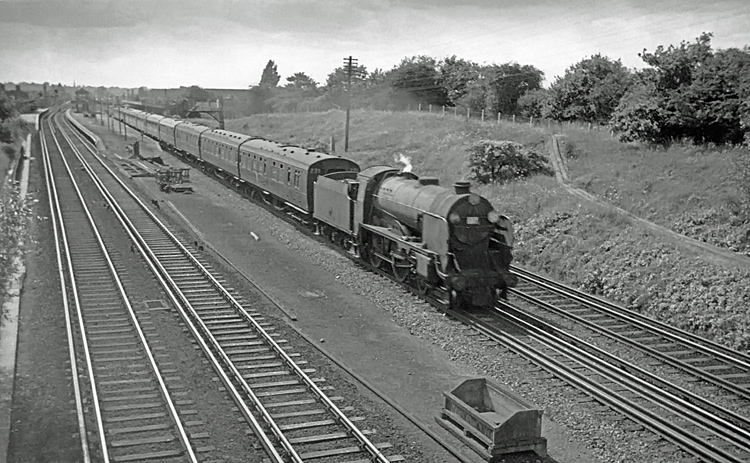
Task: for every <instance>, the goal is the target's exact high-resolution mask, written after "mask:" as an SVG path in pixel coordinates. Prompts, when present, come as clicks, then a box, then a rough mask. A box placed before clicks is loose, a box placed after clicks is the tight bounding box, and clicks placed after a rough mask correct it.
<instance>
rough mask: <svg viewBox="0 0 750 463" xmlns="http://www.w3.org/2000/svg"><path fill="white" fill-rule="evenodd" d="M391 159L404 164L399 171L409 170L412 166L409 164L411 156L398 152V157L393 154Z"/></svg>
mask: <svg viewBox="0 0 750 463" xmlns="http://www.w3.org/2000/svg"><path fill="white" fill-rule="evenodd" d="M393 160H394V161H396V162H400V163H401V164H403V165H404V168H403V169H401V172H411V168H412V167H413V166H412V165H411V158H409V157H408V156H404V155H403V154H400V153H399V155H398V158H396V157H395V156H394V159H393Z"/></svg>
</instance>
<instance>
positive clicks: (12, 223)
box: [0, 185, 28, 324]
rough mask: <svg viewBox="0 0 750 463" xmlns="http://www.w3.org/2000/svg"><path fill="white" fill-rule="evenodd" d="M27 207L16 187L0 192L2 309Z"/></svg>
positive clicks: (2, 315) (2, 316) (2, 318)
mask: <svg viewBox="0 0 750 463" xmlns="http://www.w3.org/2000/svg"><path fill="white" fill-rule="evenodd" d="M27 216H28V209H27V207H26V205H25V203H24V201H23V200H22V199H21V197H20V194H19V192H18V188H17V187H16V186H14V185H9V188H4V189H3V190H2V194H0V307H2V308H3V309H4V302H5V299H6V298H7V296H8V294H7V289H8V281H9V279H10V277H11V275H13V273H14V272H15V271H16V266H15V263H16V257H18V256H19V255H20V254H21V252H22V248H21V246H20V239H21V237H22V236H23V235H24V233H25V225H26V219H27ZM5 320H6V313H5V312H2V313H0V324H2V323H3V322H4V321H5Z"/></svg>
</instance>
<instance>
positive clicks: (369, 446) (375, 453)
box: [92, 152, 388, 463]
mask: <svg viewBox="0 0 750 463" xmlns="http://www.w3.org/2000/svg"><path fill="white" fill-rule="evenodd" d="M92 154H94V153H93V152H92ZM95 158H96V159H97V161H98V162H99V163H100V164H101V165H102V166H103V167H104V168H105V169H106V170H107V171H108V172H109V173H110V174H111V175H112V178H114V179H115V180H116V181H117V182H118V183H119V184H120V186H121V187H122V188H123V190H124V191H126V192H127V193H128V194H129V195H130V196H131V197H132V198H133V200H135V201H136V202H137V203H138V204H139V206H140V207H141V208H142V210H143V211H144V212H146V214H147V215H149V216H150V217H151V219H152V220H153V221H154V223H155V224H157V225H158V226H159V228H160V229H161V230H162V232H163V233H164V234H165V235H167V236H168V237H169V238H170V239H171V240H172V241H173V243H175V245H176V246H177V247H178V248H179V249H180V250H181V251H182V252H183V254H184V255H185V256H186V257H187V258H188V259H189V260H190V261H191V262H192V263H193V265H194V266H195V267H196V268H197V269H198V270H200V272H201V273H203V274H204V275H205V276H206V278H207V279H208V280H209V281H210V283H211V284H212V285H213V286H214V287H215V288H216V289H217V290H219V291H220V292H221V293H222V294H223V296H224V298H225V300H226V301H227V302H229V303H230V304H231V305H232V306H233V307H234V310H235V311H236V312H238V313H239V314H240V315H241V316H242V317H243V318H244V319H245V321H246V322H248V323H250V324H251V325H252V326H253V327H254V329H255V330H256V331H257V332H258V333H259V334H260V335H261V336H263V337H264V338H265V340H266V342H267V343H268V344H269V346H271V347H272V348H273V349H274V351H275V352H276V355H277V356H278V357H279V358H280V359H281V360H282V361H284V363H285V364H286V365H287V367H289V368H290V369H291V370H292V371H294V372H295V374H296V375H297V376H298V377H299V378H300V379H302V380H303V382H304V383H305V385H306V386H307V388H308V389H309V390H311V391H312V392H313V393H314V394H315V395H316V396H317V397H318V399H319V400H320V401H321V402H322V403H323V405H324V406H325V407H326V408H327V409H328V410H329V411H331V413H333V414H335V415H336V416H337V419H338V421H339V422H340V423H341V424H342V425H343V426H344V427H346V428H347V429H348V430H349V432H350V433H351V434H352V435H353V437H355V438H356V439H357V441H359V442H360V445H362V446H364V450H365V451H366V452H368V453H370V455H371V456H372V457H373V458H376V461H379V462H382V463H387V462H388V459H387V458H386V457H385V456H384V455H383V454H382V453H381V452H380V450H379V449H378V448H377V447H376V446H375V445H374V444H373V443H372V442H371V441H370V440H369V439H368V438H367V437H366V436H365V435H364V434H363V433H362V431H361V430H359V428H357V427H356V426H355V425H354V424H353V423H352V422H351V421H350V420H349V419H348V418H347V417H346V415H345V414H344V413H343V412H342V411H341V410H340V409H339V408H338V407H337V406H336V405H335V404H334V403H333V401H331V400H330V398H329V397H328V396H327V395H326V394H325V393H324V392H323V391H322V390H321V389H320V388H319V387H318V386H317V384H315V382H314V381H313V380H312V379H311V378H310V377H309V376H308V375H307V374H306V373H305V372H304V371H302V369H301V368H300V367H299V365H297V364H296V363H295V362H294V361H293V360H292V358H291V357H290V356H289V355H288V354H287V353H286V352H285V351H284V349H283V348H281V346H279V344H278V343H276V341H275V340H273V337H272V336H271V335H270V334H268V332H266V330H265V329H263V327H262V326H260V324H259V323H258V322H257V321H256V320H255V319H254V318H253V317H251V316H250V315H249V314H248V313H247V311H246V310H245V309H244V308H243V307H242V305H241V304H240V303H239V302H238V301H237V300H236V299H235V298H234V297H233V296H232V295H231V294H230V293H229V292H228V291H227V290H226V288H224V286H223V285H222V284H221V283H220V282H219V281H217V280H216V278H215V277H214V276H213V275H212V274H211V272H209V271H208V270H207V269H206V268H205V267H204V266H203V264H201V263H200V262H199V261H198V260H197V259H196V258H195V256H193V254H192V253H191V252H190V251H189V250H187V249H186V248H185V246H184V245H183V244H182V243H181V242H180V241H179V240H178V239H177V237H175V236H174V234H173V233H172V232H171V231H170V230H169V229H168V228H167V227H166V226H165V225H164V224H163V223H162V222H161V221H160V220H159V219H158V218H157V217H156V216H155V215H154V214H153V213H152V212H151V211H150V210H149V209H148V208H147V207H146V206H145V205H144V204H143V202H142V201H141V200H140V199H139V198H138V197H137V196H136V195H135V194H134V193H133V192H132V190H131V189H130V188H128V187H127V185H125V183H124V182H123V181H122V180H120V178H119V177H118V176H117V175H115V173H114V172H112V170H111V169H110V168H109V166H107V165H106V164H105V163H104V162H103V161H102V160H101V159H100V158H99V157H98V156H95ZM127 220H128V222H129V219H127ZM131 226H133V225H132V223H131ZM133 229H134V230H135V227H134V226H133ZM144 243H145V241H144ZM154 258H155V256H154ZM158 266H159V267H161V264H160V263H159V265H158ZM162 269H163V267H162ZM163 271H164V272H165V274H166V270H165V269H164V270H163ZM167 279H168V280H169V281H170V283H171V284H172V285H174V287H175V288H176V289H177V291H178V292H179V294H180V296H181V298H182V299H184V301H185V302H184V303H185V304H186V306H188V307H190V309H191V312H193V314H194V316H195V317H196V318H198V321H199V322H200V323H201V325H203V322H202V320H200V318H199V317H197V314H195V312H194V309H193V308H192V306H190V304H189V302H187V299H186V298H185V296H184V294H182V292H181V291H180V290H179V289H178V288H177V285H176V283H174V281H173V280H172V279H171V277H170V276H168V274H167ZM203 328H204V330H206V332H207V333H208V329H207V328H206V327H205V325H203ZM208 334H209V335H210V333H208ZM210 337H211V338H213V335H210ZM217 346H218V343H217ZM218 349H220V351H221V352H223V349H221V348H220V347H218ZM224 355H226V354H224ZM226 362H227V364H228V365H229V366H230V367H231V368H232V369H235V367H234V365H233V362H231V360H230V359H229V358H228V357H227V358H226ZM236 374H237V375H238V376H239V378H238V380H241V383H242V384H243V386H244V387H245V388H247V390H248V391H249V393H250V394H249V395H251V397H254V395H255V394H254V393H253V392H252V391H251V390H250V387H249V385H247V383H246V381H245V380H244V379H242V378H241V376H240V375H239V372H238V371H237V372H236ZM258 404H259V405H260V401H258ZM260 406H261V408H263V407H262V405H260ZM263 410H265V409H263ZM264 415H268V417H267V419H268V422H270V423H274V421H273V419H272V418H271V416H270V413H268V412H267V411H266V412H265V413H264ZM270 423H269V425H270ZM271 427H272V429H273V428H274V427H276V425H275V423H274V424H273V425H271ZM278 432H279V436H277V438H279V439H280V441H281V442H284V441H286V438H285V437H284V436H283V433H282V432H281V431H280V430H279V431H278ZM274 434H276V432H274ZM287 442H288V441H287ZM285 447H286V446H285ZM287 451H288V452H289V453H290V455H296V451H295V450H294V449H293V448H292V447H291V444H289V449H287ZM293 458H294V457H293ZM295 461H296V460H295ZM299 461H300V462H301V461H302V460H301V459H300V460H299Z"/></svg>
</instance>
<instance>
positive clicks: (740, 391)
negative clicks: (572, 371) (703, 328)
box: [511, 277, 750, 399]
mask: <svg viewBox="0 0 750 463" xmlns="http://www.w3.org/2000/svg"><path fill="white" fill-rule="evenodd" d="M524 278H525V277H524ZM550 291H553V292H555V293H557V294H559V293H558V292H557V291H554V290H552V289H550ZM511 293H512V294H515V295H516V296H518V297H520V298H522V299H525V300H527V301H529V302H531V303H533V304H536V305H539V306H542V307H544V308H545V309H546V310H549V311H551V312H554V313H556V314H558V315H560V316H563V317H566V318H568V319H571V320H574V321H575V322H576V323H579V324H582V325H584V326H586V327H588V328H589V329H592V330H594V331H596V332H598V333H600V334H602V335H604V336H607V337H609V338H610V339H614V340H617V341H619V342H622V343H624V344H627V345H630V346H632V347H635V348H637V349H640V350H642V351H645V352H647V353H648V354H649V355H651V356H653V357H655V358H658V359H660V360H662V361H664V362H665V363H668V364H670V365H672V366H674V367H675V368H679V369H681V370H684V371H687V372H689V373H690V374H692V375H693V376H696V377H699V378H701V379H703V380H705V381H707V382H710V383H713V384H715V385H718V386H721V387H723V388H725V389H727V390H729V391H731V392H733V393H735V394H737V395H738V396H741V397H744V398H746V399H750V390H747V389H746V388H743V387H741V386H739V385H737V384H735V383H733V382H731V381H728V380H726V379H724V378H721V377H720V376H717V375H713V374H711V373H708V372H705V371H703V370H701V369H700V368H698V367H695V366H693V365H691V364H689V363H686V362H683V361H681V360H679V359H676V358H674V357H671V356H669V355H668V354H665V353H663V352H660V351H658V350H656V349H654V348H652V347H650V346H648V345H646V344H642V343H639V342H637V341H635V340H633V339H630V338H628V337H627V336H623V335H622V334H620V333H617V332H614V331H612V330H610V329H607V328H605V327H602V326H599V325H597V324H596V323H594V322H592V321H590V320H586V319H585V318H583V317H580V316H578V315H575V314H572V313H570V312H568V311H566V310H564V309H561V308H559V307H556V306H554V305H552V304H549V303H547V302H545V301H542V300H541V299H538V298H536V297H534V296H531V295H529V294H526V293H524V292H523V291H520V290H518V289H515V288H514V289H512V290H511ZM566 297H568V296H566ZM576 300H577V301H578V302H579V303H581V304H583V305H585V306H586V307H591V303H590V302H587V301H585V299H583V298H580V299H576ZM591 308H593V309H595V310H597V309H598V307H596V306H594V307H591ZM608 315H609V316H612V317H613V318H618V319H623V318H624V319H625V320H626V321H630V320H629V317H627V316H624V315H621V314H618V313H608ZM633 324H634V325H636V326H638V327H640V328H641V329H643V330H646V331H651V332H654V333H655V334H658V335H660V336H663V337H664V338H665V339H667V340H669V341H672V342H675V343H683V344H688V345H689V346H690V347H691V348H694V349H695V350H697V351H698V352H702V353H705V354H707V355H711V353H712V352H714V351H713V350H711V349H705V348H702V346H700V345H699V344H694V343H691V342H689V341H685V342H683V341H682V338H680V337H676V336H674V335H672V334H671V333H669V332H664V331H662V330H659V329H658V328H657V329H652V328H650V327H649V326H648V325H646V324H644V323H641V322H637V321H634V322H633ZM717 354H718V357H719V358H721V359H722V360H725V361H726V362H727V363H730V364H732V365H735V366H737V362H736V361H735V360H734V359H732V358H731V357H727V356H724V355H721V354H719V353H717ZM741 365H742V364H741ZM738 368H741V366H738ZM748 376H750V373H748Z"/></svg>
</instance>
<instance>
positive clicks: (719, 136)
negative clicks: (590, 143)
mask: <svg viewBox="0 0 750 463" xmlns="http://www.w3.org/2000/svg"><path fill="white" fill-rule="evenodd" d="M640 56H641V58H642V59H643V61H644V62H645V63H646V64H648V65H649V66H651V67H650V68H647V69H644V70H643V71H640V72H638V74H637V79H636V84H635V85H634V88H633V89H632V90H631V91H630V92H629V93H628V94H626V95H625V97H624V98H623V100H622V102H621V103H620V105H619V106H618V107H617V110H616V111H615V113H614V114H613V117H612V122H613V125H614V128H615V129H617V130H619V131H621V134H620V139H621V140H623V141H630V140H642V141H647V142H649V143H658V144H666V143H670V142H672V141H675V140H681V139H689V140H692V141H693V142H694V143H706V142H711V143H741V142H742V141H743V139H744V138H745V137H746V136H747V133H748V124H747V121H748V114H750V103H748V98H749V97H750V83H749V82H750V79H749V78H748V74H750V51H748V49H747V48H746V49H744V50H738V49H729V50H719V51H717V52H713V51H712V50H711V34H709V33H704V34H701V36H700V37H698V38H697V39H696V41H695V42H694V43H686V42H682V43H681V44H680V46H679V47H675V46H672V45H670V46H669V47H668V48H664V47H663V46H659V47H657V49H656V50H655V51H654V52H653V53H649V52H647V51H646V50H644V51H643V53H641V54H640Z"/></svg>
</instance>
